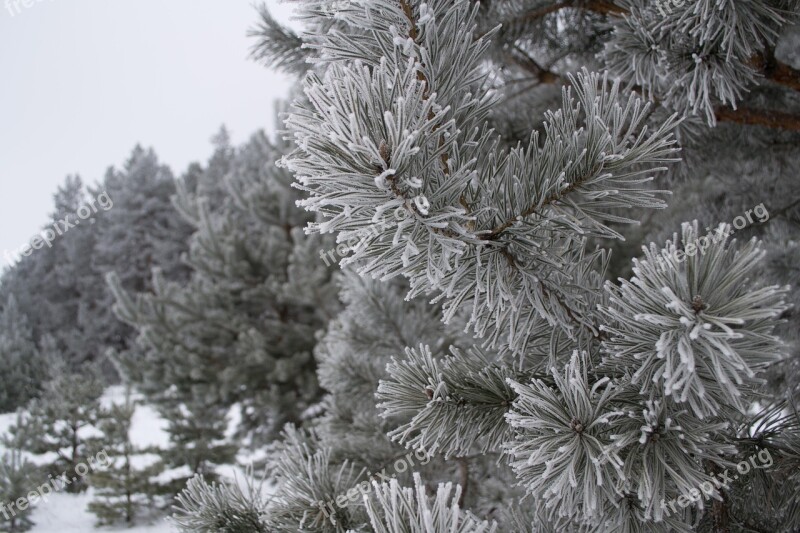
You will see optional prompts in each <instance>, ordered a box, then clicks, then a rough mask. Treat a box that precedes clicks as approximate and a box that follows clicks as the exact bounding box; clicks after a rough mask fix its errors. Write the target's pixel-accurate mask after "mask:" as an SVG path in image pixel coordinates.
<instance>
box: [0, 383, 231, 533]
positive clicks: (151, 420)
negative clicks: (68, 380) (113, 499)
mask: <svg viewBox="0 0 800 533" xmlns="http://www.w3.org/2000/svg"><path fill="white" fill-rule="evenodd" d="M124 399H125V390H124V388H123V387H109V388H108V389H107V390H106V392H105V394H103V397H102V399H101V401H102V403H103V405H106V406H108V405H110V404H111V403H122V402H123V401H124ZM15 421H16V415H15V414H13V413H11V414H2V415H0V435H5V434H6V433H7V432H8V428H9V426H11V425H13V424H14V423H15ZM165 428H166V421H165V420H163V419H161V418H160V417H159V416H158V414H157V413H156V411H155V410H154V409H153V408H152V407H150V406H147V405H139V406H138V407H137V409H136V412H135V414H134V416H133V425H132V428H131V440H132V441H133V442H134V444H135V445H136V446H151V445H157V446H159V445H160V446H165V445H166V444H167V442H168V438H167V434H166V431H165ZM3 451H5V450H4V449H3V446H2V445H0V453H2V452H3ZM34 459H36V462H38V463H41V462H42V460H41V459H40V458H35V457H31V460H34ZM146 459H148V460H155V459H156V456H147V458H146ZM225 473H226V474H227V473H228V471H225ZM91 500H92V490H91V489H89V490H88V491H86V492H85V493H84V494H67V493H64V492H61V493H55V494H51V495H50V496H48V499H47V501H42V502H40V503H39V504H38V505H37V506H36V509H35V511H34V512H33V515H32V517H31V518H32V519H33V521H34V522H35V523H36V525H35V526H34V527H33V529H31V530H30V533H91V532H94V531H97V532H110V531H125V532H126V533H175V532H176V531H177V529H175V528H173V527H172V526H170V524H168V523H167V522H166V521H165V520H164V519H163V518H161V519H153V520H151V521H149V523H148V521H146V520H142V521H141V523H137V524H136V525H135V526H134V527H132V528H128V527H125V526H124V525H123V526H119V527H118V528H107V527H103V528H95V525H94V524H95V520H96V517H95V516H94V515H93V514H91V513H90V512H89V511H88V510H87V506H88V504H89V502H90V501H91Z"/></svg>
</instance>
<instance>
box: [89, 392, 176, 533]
mask: <svg viewBox="0 0 800 533" xmlns="http://www.w3.org/2000/svg"><path fill="white" fill-rule="evenodd" d="M136 405H137V403H136V402H135V401H134V400H132V399H131V395H130V391H129V390H128V391H127V392H126V395H125V402H124V403H115V404H113V405H111V407H110V408H108V409H103V412H102V413H101V415H100V420H99V422H98V424H97V426H98V429H99V430H100V431H101V432H102V436H101V437H98V438H96V439H93V442H92V448H93V449H94V450H97V451H96V453H95V456H98V455H101V456H102V459H103V463H104V464H101V465H98V466H97V467H95V469H94V471H93V472H92V474H91V477H90V479H89V483H90V485H91V486H92V488H93V489H94V492H93V495H94V498H93V500H92V501H91V502H90V503H89V511H91V512H92V513H94V514H95V515H96V516H97V521H98V524H99V525H108V524H115V523H119V522H122V523H125V524H127V525H132V524H133V523H134V521H135V520H136V518H137V516H138V515H139V514H141V512H142V511H144V510H146V509H147V508H148V507H149V506H150V505H152V500H153V496H154V494H153V493H154V490H153V486H152V482H151V477H152V476H153V475H155V474H156V473H157V470H158V469H159V468H160V466H161V465H160V464H158V463H157V462H156V463H154V464H151V465H149V466H145V467H142V466H141V465H139V464H137V462H138V461H139V460H141V459H142V458H143V457H142V456H143V454H146V453H148V452H152V450H146V449H141V448H139V447H137V446H135V445H134V444H133V443H132V442H131V435H130V431H131V423H132V421H133V415H134V413H135V411H136Z"/></svg>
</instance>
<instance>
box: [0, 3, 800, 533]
mask: <svg viewBox="0 0 800 533" xmlns="http://www.w3.org/2000/svg"><path fill="white" fill-rule="evenodd" d="M679 3H680V4H682V5H680V6H679V5H678V4H679ZM293 4H295V5H296V9H297V14H298V19H297V23H298V28H300V27H301V28H302V29H298V28H289V27H286V26H283V25H281V24H279V23H278V22H276V21H275V20H274V19H273V18H272V17H271V15H270V13H269V11H268V9H267V8H266V7H263V6H262V7H261V8H259V9H258V10H257V11H254V13H253V28H252V31H251V37H252V39H253V49H252V51H251V53H252V58H253V60H255V61H259V62H261V63H263V64H264V66H265V68H272V69H276V70H280V71H283V72H286V73H290V74H292V75H294V76H296V77H297V80H298V81H297V86H296V89H297V90H296V91H294V94H295V95H296V100H295V101H294V102H293V103H288V102H285V103H283V102H282V103H279V104H278V106H279V108H280V110H281V123H280V124H279V125H278V128H277V129H278V130H279V131H280V133H279V134H276V135H273V136H268V135H267V134H265V133H264V132H256V133H254V134H253V135H252V136H251V137H250V139H249V141H248V142H246V143H245V144H243V145H241V146H234V145H232V142H231V140H230V136H229V134H228V132H227V131H226V129H225V128H224V127H223V128H221V129H220V130H219V131H218V132H217V133H216V134H214V135H213V137H212V138H211V151H210V152H211V153H210V156H208V157H207V159H206V160H205V162H204V163H198V164H193V165H191V166H190V167H189V168H187V169H185V170H183V172H182V173H180V174H179V175H176V174H174V173H173V170H172V169H170V168H168V167H167V166H165V165H164V164H162V163H161V162H159V159H158V156H157V155H156V151H154V150H153V149H145V148H142V147H141V146H136V147H135V148H133V150H132V152H131V154H130V156H129V158H128V159H127V161H126V162H125V164H124V165H123V166H122V167H121V168H110V169H109V170H108V171H107V173H106V174H105V176H103V177H102V179H96V180H95V181H93V182H92V183H88V182H85V181H84V180H83V179H82V178H80V177H78V176H68V177H67V178H66V179H65V180H64V182H63V185H62V186H60V187H59V188H58V190H57V191H55V193H54V194H53V208H52V213H51V215H50V219H49V220H47V221H46V222H45V224H44V225H43V229H42V233H41V234H40V235H39V236H37V237H35V238H34V239H33V240H32V241H31V243H30V245H28V246H27V247H24V248H22V249H20V250H17V251H11V252H7V254H8V255H9V257H11V258H13V260H14V263H13V264H12V265H11V266H10V267H8V268H7V269H6V270H5V271H4V272H3V274H2V279H1V281H0V365H1V367H2V369H3V371H2V373H1V374H0V413H5V414H4V415H2V417H1V418H0V431H3V435H2V439H3V440H2V444H1V445H0V448H1V449H2V452H3V455H2V460H0V504H7V505H6V506H5V507H2V508H0V531H4V532H17V531H28V530H31V528H35V527H37V526H36V525H35V523H36V522H37V517H42V516H44V515H42V514H41V512H42V510H43V509H46V508H47V507H48V506H51V505H56V504H57V503H59V502H69V501H71V502H79V504H80V505H81V506H85V507H86V509H87V510H88V511H89V512H91V513H92V514H93V516H94V518H93V520H94V522H95V523H96V525H97V526H98V527H103V528H107V527H113V528H117V527H129V526H130V527H132V526H137V527H141V528H142V529H141V531H142V532H144V531H153V532H155V531H175V530H179V531H187V532H221V531H224V532H228V533H234V532H239V533H240V532H274V531H287V532H296V531H318V532H341V533H345V532H348V531H357V532H362V531H363V532H367V531H375V532H391V533H395V532H397V533H399V532H401V531H402V532H412V533H422V532H430V533H433V532H436V533H439V532H442V533H443V532H445V531H459V532H482V531H487V532H488V531H504V532H505V531H512V532H523V531H524V532H549V531H620V532H622V531H713V532H734V531H736V532H739V531H741V532H765V531H800V415H798V411H797V405H798V400H800V350H799V349H798V344H797V342H798V340H800V315H799V314H798V311H797V305H798V304H800V297H798V293H797V291H796V289H795V287H796V286H797V285H798V283H800V246H799V244H800V243H799V242H798V236H799V235H800V179H799V178H798V169H800V26H798V25H797V14H798V12H799V10H798V7H800V6H799V5H798V3H797V2H795V1H794V0H764V1H755V0H741V1H736V2H734V1H733V0H689V1H687V2H674V1H671V0H660V1H659V0H652V1H651V0H613V1H604V0H602V1H601V0H574V1H569V0H568V1H548V0H511V1H506V0H487V1H485V2H481V3H473V2H471V1H468V0H456V1H439V0H433V1H430V2H427V3H424V2H416V1H412V0H365V1H356V0H353V1H349V0H347V1H328V0H303V1H297V2H293ZM210 133H211V132H210ZM148 432H149V433H151V435H150V436H151V437H152V435H153V434H157V435H158V437H156V438H150V439H147V438H144V439H143V438H141V437H142V436H143V435H144V434H145V433H148ZM748 461H749V464H750V466H748V468H747V472H742V469H741V468H740V465H741V464H742V463H743V462H744V464H748ZM86 465H88V466H89V468H88V469H85V468H84V467H85V466H86ZM751 467H752V468H751ZM737 468H738V474H737V477H736V479H731V480H730V482H728V483H721V482H719V480H720V479H726V478H724V477H721V476H723V474H724V475H727V473H728V472H729V471H730V472H736V471H737ZM84 469H85V470H86V472H84V473H82V470H84ZM64 472H67V473H68V475H67V478H69V479H68V482H61V483H60V486H58V487H57V485H59V483H57V482H55V481H53V480H54V479H56V480H57V479H59V477H60V476H62V474H63V473H64ZM74 474H77V476H75V475H74ZM67 478H65V480H66V479H67ZM43 484H44V485H43ZM42 486H44V487H48V490H47V492H48V494H44V490H42ZM704 487H709V490H708V491H706V490H705V489H704ZM32 491H33V493H34V494H35V495H36V498H31V496H30V494H31V493H32ZM50 492H53V493H62V494H59V495H55V494H53V495H50ZM703 494H704V496H703ZM59 498H68V499H66V500H59ZM31 500H35V501H31ZM20 501H23V503H24V505H20V504H19V503H14V502H20ZM340 502H342V503H340ZM9 503H10V506H9V505H8V504H9ZM28 503H30V505H28ZM59 505H60V504H59ZM23 507H25V508H23ZM64 512H65V513H66V512H67V511H64ZM37 513H38V514H37ZM165 518H169V522H165ZM53 527H56V526H55V525H53ZM57 530H58V529H33V531H57ZM136 531H139V530H138V529H137V530H136Z"/></svg>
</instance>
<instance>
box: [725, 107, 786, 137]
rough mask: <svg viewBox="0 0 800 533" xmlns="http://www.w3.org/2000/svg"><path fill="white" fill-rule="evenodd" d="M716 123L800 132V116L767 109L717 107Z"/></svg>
mask: <svg viewBox="0 0 800 533" xmlns="http://www.w3.org/2000/svg"><path fill="white" fill-rule="evenodd" d="M715 115H716V117H717V121H719V122H732V123H734V124H743V125H746V126H763V127H765V128H774V129H779V130H785V131H800V116H797V115H792V114H789V113H783V112H781V111H773V110H768V109H751V108H746V107H740V108H738V109H731V108H730V107H722V106H720V107H718V108H717V109H716V110H715Z"/></svg>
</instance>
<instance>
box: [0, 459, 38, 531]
mask: <svg viewBox="0 0 800 533" xmlns="http://www.w3.org/2000/svg"><path fill="white" fill-rule="evenodd" d="M37 474H38V469H37V468H36V466H35V465H34V464H33V463H31V462H30V461H28V460H27V459H25V458H24V457H23V455H22V452H21V451H20V450H10V451H8V452H6V453H4V454H3V457H2V459H0V505H2V507H0V532H2V533H19V532H22V531H28V530H29V529H30V528H31V527H33V525H34V523H33V521H32V520H31V518H30V515H31V513H32V512H33V509H34V508H33V506H32V505H33V504H35V503H36V502H28V501H25V502H21V503H22V504H23V505H22V506H19V505H18V504H17V502H18V501H19V500H21V499H27V497H28V495H29V493H30V491H31V489H33V488H34V487H35V486H36V476H37Z"/></svg>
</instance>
